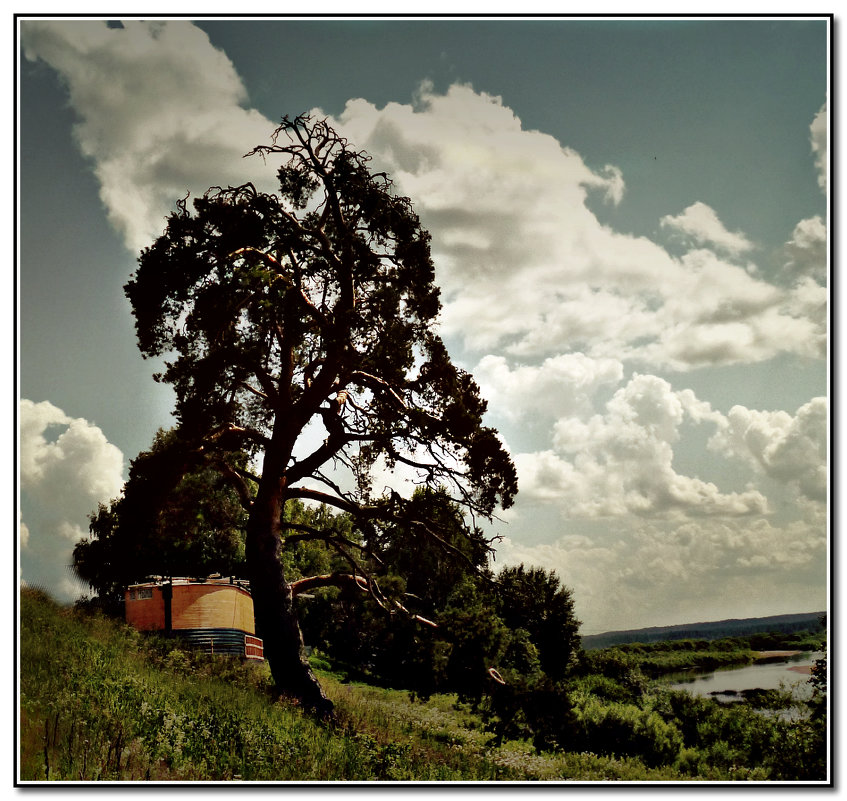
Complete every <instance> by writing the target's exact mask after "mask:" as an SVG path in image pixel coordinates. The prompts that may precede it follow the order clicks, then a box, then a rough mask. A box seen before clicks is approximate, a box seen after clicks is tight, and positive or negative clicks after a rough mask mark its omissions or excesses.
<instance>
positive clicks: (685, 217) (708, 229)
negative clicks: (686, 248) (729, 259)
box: [660, 201, 753, 256]
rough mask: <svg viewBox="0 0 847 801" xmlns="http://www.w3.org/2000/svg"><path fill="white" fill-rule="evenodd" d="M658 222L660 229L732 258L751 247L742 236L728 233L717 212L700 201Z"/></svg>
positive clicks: (736, 233)
mask: <svg viewBox="0 0 847 801" xmlns="http://www.w3.org/2000/svg"><path fill="white" fill-rule="evenodd" d="M660 222H661V226H662V228H669V229H671V231H674V232H678V233H679V234H682V235H683V236H685V237H688V238H690V239H691V240H692V241H693V242H694V243H695V244H697V245H713V246H715V247H717V248H718V249H720V250H723V251H726V252H727V253H729V254H731V255H733V256H736V255H739V254H741V253H744V252H745V251H748V250H751V249H752V247H753V244H752V242H750V240H749V239H747V237H746V236H744V234H742V233H739V232H732V231H728V230H727V229H726V228H725V227H724V225H723V223H722V222H721V221H720V219H719V218H718V215H717V212H716V211H715V210H714V209H713V208H712V207H711V206H707V205H706V204H705V203H701V202H700V201H697V202H696V203H693V204H692V205H690V206H689V207H688V208H687V209H685V210H684V211H683V212H682V213H681V214H678V215H677V216H676V217H674V216H673V215H670V214H668V215H666V216H665V217H662V219H661V221H660Z"/></svg>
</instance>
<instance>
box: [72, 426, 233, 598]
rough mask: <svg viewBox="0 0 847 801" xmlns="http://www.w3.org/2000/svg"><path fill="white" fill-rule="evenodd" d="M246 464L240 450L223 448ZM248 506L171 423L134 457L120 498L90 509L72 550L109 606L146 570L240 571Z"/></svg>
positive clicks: (199, 573) (166, 573)
mask: <svg viewBox="0 0 847 801" xmlns="http://www.w3.org/2000/svg"><path fill="white" fill-rule="evenodd" d="M227 459H228V460H229V463H231V464H244V463H245V457H244V455H243V454H237V453H232V454H228V455H227ZM246 523H247V513H246V512H245V510H244V507H243V505H242V503H241V499H240V498H239V496H238V494H237V493H236V491H235V490H234V489H233V487H232V486H231V484H230V483H229V482H228V481H227V479H226V476H225V475H224V474H222V473H221V472H220V470H219V469H217V468H215V467H211V466H209V465H208V464H205V463H204V462H203V460H200V461H198V460H197V459H195V458H194V454H192V453H190V452H188V451H187V450H186V449H185V448H184V446H183V445H182V443H181V442H180V441H179V439H178V438H177V436H176V434H175V432H173V431H163V430H160V431H159V432H158V433H157V434H156V437H155V440H154V442H153V444H152V446H151V448H150V450H149V451H142V452H141V453H140V454H139V455H138V456H137V457H136V458H135V459H133V461H132V463H131V465H130V470H129V480H128V481H127V483H126V484H125V486H124V492H123V494H122V495H121V497H119V498H115V499H113V500H112V501H111V502H110V503H109V504H100V506H99V508H98V509H97V511H96V512H95V513H94V514H92V515H91V525H90V533H91V536H90V537H89V538H88V539H84V540H81V541H80V542H78V543H77V545H76V546H75V548H74V553H73V563H74V569H75V571H76V573H77V575H79V576H80V578H82V579H83V580H85V581H86V582H88V584H89V585H90V586H91V587H92V588H93V589H94V590H96V592H97V596H98V598H99V601H100V603H101V605H103V606H106V607H113V606H115V605H116V604H119V603H120V601H122V599H123V592H124V590H125V589H126V587H127V585H128V584H131V583H133V582H137V581H143V580H144V579H146V578H147V577H149V576H154V575H156V576H207V575H211V574H213V573H222V574H224V575H239V574H241V573H242V572H243V571H244V568H245V551H244V545H245V526H246Z"/></svg>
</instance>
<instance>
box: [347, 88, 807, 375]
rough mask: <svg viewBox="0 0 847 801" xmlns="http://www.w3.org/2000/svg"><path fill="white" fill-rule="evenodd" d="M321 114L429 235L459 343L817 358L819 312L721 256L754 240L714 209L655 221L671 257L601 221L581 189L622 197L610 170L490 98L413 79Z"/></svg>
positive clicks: (448, 320) (663, 355)
mask: <svg viewBox="0 0 847 801" xmlns="http://www.w3.org/2000/svg"><path fill="white" fill-rule="evenodd" d="M333 122H334V124H335V125H337V126H338V127H339V128H340V129H341V130H343V132H344V133H345V135H346V136H348V137H349V138H350V140H351V141H353V142H355V143H356V144H357V146H359V147H362V148H364V149H366V150H367V151H368V152H370V153H371V154H372V155H373V156H374V158H375V163H377V164H378V165H379V168H380V169H385V170H387V171H388V172H389V173H390V174H391V175H392V177H393V178H394V179H395V181H396V183H397V186H398V188H399V190H400V191H401V192H402V193H403V194H406V195H408V196H410V197H411V198H412V199H413V201H414V203H415V207H416V209H417V210H418V211H419V213H420V214H421V217H422V219H423V221H424V224H425V225H426V226H427V228H428V229H429V230H430V231H431V233H432V234H433V255H434V259H435V263H436V269H437V277H438V281H439V284H440V286H441V287H442V290H443V297H444V299H445V301H446V302H445V308H444V312H443V327H444V331H445V333H446V334H448V335H453V336H456V337H461V338H462V339H463V340H464V343H465V345H466V346H467V347H469V348H470V349H472V350H476V351H480V352H483V353H486V352H487V353H492V352H494V351H498V352H499V353H500V355H503V354H506V355H508V356H510V357H513V358H515V359H521V360H523V361H524V362H526V361H532V360H536V359H543V358H547V357H555V356H557V355H559V354H561V353H562V351H563V350H566V351H568V352H577V351H581V352H583V353H585V354H586V355H588V356H590V357H592V358H615V359H619V360H624V359H626V360H632V361H637V362H639V363H640V364H642V365H644V366H645V367H649V368H650V369H657V368H660V367H662V368H667V367H670V368H672V369H675V370H687V369H693V368H698V367H703V366H708V365H722V364H734V363H744V362H751V361H759V360H761V359H766V358H770V357H772V356H775V355H777V354H778V353H781V352H785V351H788V352H794V353H802V354H804V355H815V356H820V355H821V350H820V340H821V334H822V330H821V324H820V321H819V320H817V319H808V318H806V317H804V316H803V314H804V311H805V306H804V305H803V304H798V303H797V302H796V299H795V297H794V295H793V294H792V291H791V290H786V289H784V288H781V287H777V286H775V285H773V284H771V283H770V282H768V281H766V280H764V279H763V278H761V277H756V276H755V275H754V274H753V273H755V272H756V270H755V269H754V266H753V265H749V264H745V265H739V264H735V263H733V261H732V259H734V258H737V257H738V256H740V255H742V254H747V253H748V252H749V251H751V250H752V249H753V245H752V243H751V242H750V241H749V240H748V239H747V237H746V236H745V235H744V234H742V233H737V232H732V231H729V230H727V229H726V227H725V226H724V225H723V224H722V223H721V221H720V219H719V218H718V216H717V214H716V212H715V211H714V210H713V209H711V208H710V207H708V206H706V205H705V204H702V203H695V204H693V205H692V206H690V207H689V208H688V209H686V210H685V211H684V212H683V213H682V214H680V215H678V216H676V217H672V216H667V217H665V218H664V225H665V226H666V227H668V226H669V227H670V228H672V229H673V230H674V231H677V232H684V233H685V235H686V239H687V240H688V241H689V242H690V243H691V244H692V246H693V247H692V249H691V250H689V251H688V252H686V253H684V254H683V255H682V256H681V257H679V258H677V257H674V256H672V255H671V254H670V253H668V252H667V251H666V250H665V249H664V248H662V247H661V246H660V245H659V244H657V243H656V242H653V241H651V240H649V239H647V238H646V237H636V236H632V235H627V234H620V233H617V232H615V231H613V230H612V229H610V228H609V227H608V226H605V225H602V224H601V223H600V222H599V221H598V219H597V217H596V216H595V215H594V214H593V213H592V212H591V211H590V210H589V208H588V205H587V198H588V194H589V193H590V192H600V193H601V194H602V195H603V196H604V197H606V198H607V199H609V200H610V201H612V202H625V201H624V199H623V175H622V173H621V172H620V170H619V169H618V168H616V167H613V166H607V167H606V168H604V169H603V170H602V171H599V172H597V171H592V170H591V169H590V168H589V167H588V166H587V165H586V164H585V162H584V161H583V159H582V158H581V156H580V155H579V154H578V153H576V152H575V151H574V150H572V149H570V148H568V147H565V146H563V145H562V144H560V143H559V142H558V141H556V140H555V139H554V138H553V137H551V136H548V135H546V134H543V133H540V132H538V131H532V130H525V129H524V128H523V127H522V125H521V121H520V119H519V118H518V117H517V116H516V115H515V113H514V111H512V110H511V109H509V108H508V107H506V106H504V105H503V103H502V100H501V99H500V98H498V97H494V96H491V95H488V94H486V93H484V92H476V91H474V90H473V88H472V87H470V86H460V85H454V86H452V87H450V89H449V90H448V91H447V92H446V94H444V95H440V94H436V93H435V92H434V91H433V90H432V88H431V87H430V86H426V85H424V86H423V87H422V88H421V90H420V94H419V96H418V97H417V98H416V100H415V102H414V103H410V104H400V103H389V104H388V105H386V106H385V107H384V108H382V109H379V108H377V107H376V106H374V105H373V104H371V103H369V102H367V101H366V100H362V99H358V100H351V101H349V102H348V103H347V106H346V108H345V110H344V112H343V113H342V114H341V115H340V116H339V117H338V119H337V120H334V121H333ZM705 246H709V248H710V249H706V247H705Z"/></svg>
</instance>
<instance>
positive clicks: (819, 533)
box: [496, 514, 827, 633]
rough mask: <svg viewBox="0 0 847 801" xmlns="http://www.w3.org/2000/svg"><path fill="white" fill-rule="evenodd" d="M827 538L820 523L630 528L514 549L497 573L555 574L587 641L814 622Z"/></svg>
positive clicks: (621, 524)
mask: <svg viewBox="0 0 847 801" xmlns="http://www.w3.org/2000/svg"><path fill="white" fill-rule="evenodd" d="M825 532H826V523H825V520H823V519H822V516H821V515H818V516H815V515H814V514H813V515H811V516H809V517H807V518H806V519H803V520H798V521H795V522H793V523H789V524H786V525H783V526H777V525H773V524H772V523H771V522H770V521H769V520H768V519H767V518H766V517H757V518H754V519H752V520H750V519H747V518H744V519H731V518H721V519H698V520H688V521H685V522H682V523H679V522H676V523H661V522H656V521H650V522H643V521H642V522H638V521H632V520H621V521H618V522H617V523H616V525H615V526H614V527H613V528H610V529H608V530H607V531H604V532H602V533H596V532H595V533H592V535H591V536H586V535H577V534H566V535H564V536H562V537H559V538H558V539H556V540H554V541H553V542H549V543H534V544H530V543H523V542H518V541H515V540H512V539H505V540H504V541H503V542H502V543H500V545H499V546H498V549H497V562H496V564H497V565H498V567H499V566H502V565H508V564H517V563H520V562H523V563H524V564H526V565H541V566H544V567H545V568H547V569H552V570H555V571H556V573H557V574H558V576H559V578H560V579H561V581H562V583H563V584H564V585H565V586H568V587H570V588H572V589H573V591H574V601H575V606H576V613H577V617H579V618H580V619H581V620H582V622H583V624H584V625H583V631H584V632H586V633H592V632H594V633H597V632H600V631H609V630H614V629H627V628H638V627H641V626H647V625H661V624H666V625H671V624H675V623H690V622H693V621H702V620H708V619H711V620H718V619H721V618H733V617H739V616H740V615H743V616H747V615H749V616H751V617H752V616H757V615H771V614H780V613H789V612H797V611H809V612H813V611H818V610H822V609H825V608H826V597H827V596H826V552H827V546H826V533H825ZM705 609H708V610H709V612H708V613H704V610H705ZM739 610H744V611H743V612H740V611H739Z"/></svg>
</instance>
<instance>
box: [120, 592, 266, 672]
mask: <svg viewBox="0 0 847 801" xmlns="http://www.w3.org/2000/svg"><path fill="white" fill-rule="evenodd" d="M168 596H170V598H169V597H168ZM125 599H126V621H127V623H129V624H130V625H132V626H134V627H135V628H137V629H139V630H140V631H166V632H168V631H169V633H173V634H175V635H178V636H180V637H183V638H185V639H186V640H188V641H189V642H190V643H192V644H193V645H197V646H199V647H202V648H204V649H205V650H207V651H212V652H214V653H240V654H241V655H244V656H248V657H249V658H261V654H260V653H259V652H260V651H261V640H259V639H258V638H257V637H256V636H255V634H256V623H255V618H254V616H253V598H252V596H251V595H250V593H249V591H248V590H247V589H245V588H244V587H243V586H242V584H241V583H235V582H232V581H230V580H229V579H210V580H206V581H193V580H190V579H173V580H172V581H167V582H165V581H155V582H148V583H145V584H135V585H132V586H130V587H128V588H127V591H126V595H125ZM247 637H249V638H250V640H249V647H248V646H247V640H246V639H245V638H247Z"/></svg>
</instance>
